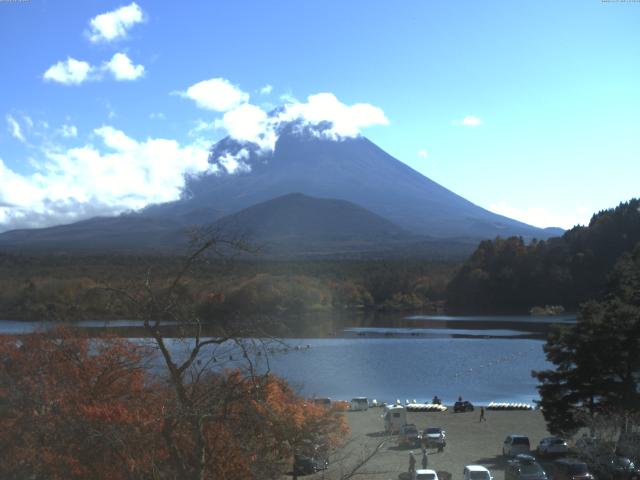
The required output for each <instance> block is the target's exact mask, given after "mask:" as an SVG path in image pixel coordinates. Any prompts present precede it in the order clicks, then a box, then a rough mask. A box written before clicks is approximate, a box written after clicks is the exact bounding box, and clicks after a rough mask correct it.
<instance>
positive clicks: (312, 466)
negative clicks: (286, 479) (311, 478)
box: [293, 455, 329, 475]
mask: <svg viewBox="0 0 640 480" xmlns="http://www.w3.org/2000/svg"><path fill="white" fill-rule="evenodd" d="M328 466H329V462H327V460H326V459H325V458H322V457H321V456H316V455H314V456H308V455H296V456H295V457H294V461H293V471H294V474H295V475H308V474H311V473H316V472H319V471H320V470H326V469H327V468H328Z"/></svg>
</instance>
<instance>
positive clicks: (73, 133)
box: [58, 124, 78, 138]
mask: <svg viewBox="0 0 640 480" xmlns="http://www.w3.org/2000/svg"><path fill="white" fill-rule="evenodd" d="M58 133H59V134H60V135H62V136H63V137H65V138H76V137H77V136H78V128H77V127H76V126H75V125H66V124H65V125H62V126H61V127H60V128H59V129H58Z"/></svg>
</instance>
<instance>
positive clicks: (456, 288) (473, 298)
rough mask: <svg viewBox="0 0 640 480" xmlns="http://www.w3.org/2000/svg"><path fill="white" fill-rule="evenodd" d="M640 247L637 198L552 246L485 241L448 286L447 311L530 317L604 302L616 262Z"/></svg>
mask: <svg viewBox="0 0 640 480" xmlns="http://www.w3.org/2000/svg"><path fill="white" fill-rule="evenodd" d="M639 242H640V200H638V199H634V200H631V201H629V202H625V203H621V204H620V205H619V206H618V207H616V208H614V209H610V210H605V211H601V212H599V213H597V214H595V215H593V217H592V218H591V221H590V222H589V225H588V226H584V227H583V226H578V227H574V228H573V229H571V230H569V231H567V232H566V233H565V234H564V235H563V236H561V237H556V238H551V239H549V240H547V241H532V242H530V243H529V244H527V243H525V242H524V241H523V240H522V238H519V237H510V238H506V239H503V238H496V239H495V240H485V241H483V242H481V243H480V245H479V246H478V248H477V249H476V251H475V252H474V253H473V254H472V255H471V257H470V258H469V259H468V260H467V261H466V262H465V263H464V265H462V267H461V268H460V269H459V270H458V271H457V272H456V273H455V275H454V276H453V278H452V279H451V281H450V283H449V284H448V286H447V289H446V304H447V309H448V310H449V311H451V312H457V313H460V312H473V313H483V312H486V313H526V312H528V311H529V310H530V309H531V308H532V307H535V306H544V305H562V306H563V307H564V308H565V309H566V310H568V311H576V310H577V308H578V306H579V305H580V304H581V303H582V302H585V301H587V300H591V299H600V298H602V297H603V295H604V294H605V292H606V291H607V290H608V284H609V282H610V281H611V274H612V273H613V271H614V267H615V266H616V264H617V262H619V261H621V260H622V259H623V258H624V255H627V254H630V253H631V252H633V249H634V248H635V247H636V246H637V245H638V243H639Z"/></svg>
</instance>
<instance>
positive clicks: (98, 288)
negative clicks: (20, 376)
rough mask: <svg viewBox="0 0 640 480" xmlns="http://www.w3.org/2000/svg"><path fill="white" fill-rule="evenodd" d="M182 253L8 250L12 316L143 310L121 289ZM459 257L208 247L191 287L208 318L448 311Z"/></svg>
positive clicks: (1, 263) (4, 260)
mask: <svg viewBox="0 0 640 480" xmlns="http://www.w3.org/2000/svg"><path fill="white" fill-rule="evenodd" d="M180 261H181V258H179V257H143V256H124V255H123V256H117V255H108V256H107V255H105V256H39V257H38V256H31V257H26V256H17V255H0V317H2V318H5V319H12V320H51V321H55V320H63V319H64V320H66V321H74V320H85V319H97V320H102V319H121V318H127V319H131V318H135V312H133V311H131V310H130V309H129V307H128V306H127V305H126V304H124V303H123V302H121V301H120V300H119V299H118V298H117V297H114V296H113V295H112V294H111V292H112V291H113V289H120V288H132V287H135V286H136V284H137V283H139V282H140V281H141V280H140V279H143V278H148V279H149V280H150V281H152V282H154V283H155V284H157V285H161V284H162V283H163V282H165V281H166V278H167V276H168V275H170V274H171V273H172V272H174V271H175V269H176V267H177V265H179V264H180ZM456 266H457V265H456V264H453V263H449V262H443V263H439V262H432V261H427V260H417V261H410V260H388V261H367V260H352V261H345V260H341V261H338V260H335V261H334V260H317V261H311V260H305V261H261V260H260V259H257V260H246V259H231V258H224V259H222V258H218V257H208V258H206V259H203V260H202V261H200V262H199V263H198V264H197V265H196V266H194V268H193V269H192V271H190V272H189V276H188V278H186V279H185V282H184V286H183V288H184V291H183V294H184V295H185V296H187V297H189V299H190V301H191V302H193V303H194V304H197V305H199V306H200V307H201V310H200V311H201V313H202V315H203V318H205V319H206V317H207V316H209V317H214V316H215V317H218V316H220V315H221V314H222V315H225V314H228V315H235V314H241V315H251V314H299V313H305V312H335V311H345V310H349V309H352V310H359V311H369V310H375V311H379V310H382V311H405V310H414V311H415V310H420V311H427V312H436V311H440V310H441V309H442V308H443V299H444V292H445V288H446V285H447V282H448V280H449V278H451V275H452V274H453V271H454V270H455V268H456Z"/></svg>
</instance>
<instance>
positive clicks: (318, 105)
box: [280, 93, 389, 139]
mask: <svg viewBox="0 0 640 480" xmlns="http://www.w3.org/2000/svg"><path fill="white" fill-rule="evenodd" d="M280 119H281V120H285V121H295V120H299V121H302V122H303V124H306V125H319V124H321V123H323V122H329V123H330V124H331V127H330V128H329V129H327V130H324V131H323V134H324V135H325V136H327V137H333V138H334V139H337V138H339V137H355V136H358V135H360V130H361V129H362V128H366V127H370V126H374V125H388V124H389V120H388V119H387V117H386V116H385V114H384V112H383V111H382V109H381V108H378V107H375V106H373V105H370V104H368V103H355V104H353V105H345V104H344V103H342V102H341V101H340V100H338V99H337V98H336V96H335V95H334V94H333V93H317V94H315V95H310V96H309V97H307V101H306V102H305V103H301V102H295V103H289V104H287V105H285V109H284V112H283V113H282V114H281V115H280Z"/></svg>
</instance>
